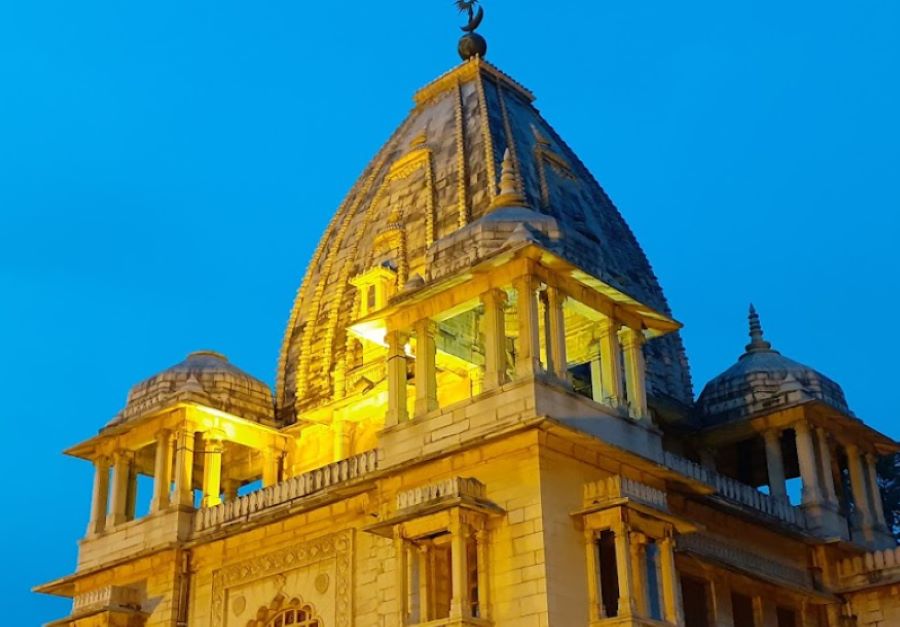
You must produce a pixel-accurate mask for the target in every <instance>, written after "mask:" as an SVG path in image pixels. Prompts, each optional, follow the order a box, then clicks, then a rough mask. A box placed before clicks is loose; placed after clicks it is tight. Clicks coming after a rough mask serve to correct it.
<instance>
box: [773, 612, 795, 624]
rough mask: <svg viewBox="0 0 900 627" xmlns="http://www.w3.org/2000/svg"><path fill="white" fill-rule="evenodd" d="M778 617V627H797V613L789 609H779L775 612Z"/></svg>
mask: <svg viewBox="0 0 900 627" xmlns="http://www.w3.org/2000/svg"><path fill="white" fill-rule="evenodd" d="M775 615H776V616H777V617H778V627H797V612H796V611H794V610H793V609H791V608H789V607H779V608H776V610H775Z"/></svg>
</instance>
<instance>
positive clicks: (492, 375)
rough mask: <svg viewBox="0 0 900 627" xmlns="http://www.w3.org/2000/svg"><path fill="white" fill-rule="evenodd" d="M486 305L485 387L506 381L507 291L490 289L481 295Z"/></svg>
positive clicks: (483, 323)
mask: <svg viewBox="0 0 900 627" xmlns="http://www.w3.org/2000/svg"><path fill="white" fill-rule="evenodd" d="M481 303H482V305H484V318H482V333H484V389H486V390H491V389H494V388H498V387H500V386H501V385H503V384H504V383H506V369H507V363H506V314H505V312H504V310H505V308H506V292H504V291H503V290H490V291H487V292H485V293H484V294H482V295H481Z"/></svg>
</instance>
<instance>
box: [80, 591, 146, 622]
mask: <svg viewBox="0 0 900 627" xmlns="http://www.w3.org/2000/svg"><path fill="white" fill-rule="evenodd" d="M108 608H129V609H139V608H140V597H139V595H138V591H137V590H135V589H134V588H127V587H124V586H104V587H102V588H97V589H96V590H91V591H90V592H84V593H82V594H77V595H75V597H74V598H73V599H72V615H73V616H74V615H76V614H84V613H86V612H90V611H93V610H103V609H108Z"/></svg>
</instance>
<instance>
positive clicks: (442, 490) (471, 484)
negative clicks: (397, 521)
mask: <svg viewBox="0 0 900 627" xmlns="http://www.w3.org/2000/svg"><path fill="white" fill-rule="evenodd" d="M485 493H486V492H485V486H484V484H483V483H481V482H480V481H478V480H477V479H471V478H468V479H467V478H464V477H454V478H452V479H445V480H444V481H436V482H435V483H430V484H428V485H425V486H421V487H419V488H413V489H411V490H404V491H403V492H398V493H397V509H407V508H410V507H415V506H416V505H422V504H423V503H430V502H432V501H438V500H441V499H444V498H466V497H468V498H470V499H476V500H477V499H483V498H485Z"/></svg>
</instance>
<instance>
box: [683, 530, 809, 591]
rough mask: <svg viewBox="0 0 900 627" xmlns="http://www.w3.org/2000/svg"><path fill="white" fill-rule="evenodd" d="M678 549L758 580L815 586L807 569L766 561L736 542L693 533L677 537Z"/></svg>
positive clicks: (771, 560) (706, 534) (765, 557)
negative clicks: (758, 577)
mask: <svg viewBox="0 0 900 627" xmlns="http://www.w3.org/2000/svg"><path fill="white" fill-rule="evenodd" d="M676 549H677V550H679V551H688V552H690V553H694V554H696V555H698V556H701V557H705V558H707V559H711V560H715V561H717V562H720V563H724V564H728V565H730V566H732V567H734V568H737V569H739V570H742V571H744V572H747V573H753V574H754V575H756V576H758V575H763V576H765V577H768V578H770V579H774V580H776V581H779V582H783V583H790V584H793V585H796V586H800V587H804V588H808V587H811V585H812V581H811V577H810V575H809V573H808V572H807V571H806V570H805V569H804V568H800V567H798V566H794V565H791V564H787V563H785V562H781V561H778V560H777V559H774V558H773V557H767V556H765V555H763V554H762V553H760V552H758V551H753V550H748V549H746V548H743V547H742V546H739V545H738V544H737V543H736V542H732V541H729V540H726V539H725V538H721V537H719V536H714V535H712V534H708V533H691V534H686V535H681V536H678V538H677V540H676Z"/></svg>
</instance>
